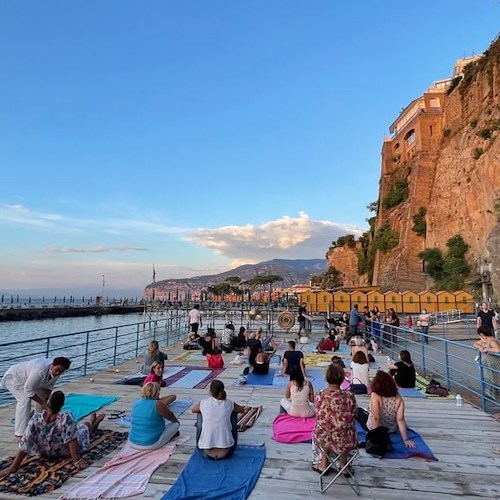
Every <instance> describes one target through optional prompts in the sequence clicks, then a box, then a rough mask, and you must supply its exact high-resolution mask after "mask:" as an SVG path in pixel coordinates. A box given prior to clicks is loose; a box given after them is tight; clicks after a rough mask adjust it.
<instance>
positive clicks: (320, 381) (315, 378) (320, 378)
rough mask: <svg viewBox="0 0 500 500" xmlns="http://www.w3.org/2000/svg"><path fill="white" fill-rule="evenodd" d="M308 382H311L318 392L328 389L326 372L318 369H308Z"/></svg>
mask: <svg viewBox="0 0 500 500" xmlns="http://www.w3.org/2000/svg"><path fill="white" fill-rule="evenodd" d="M306 375H307V380H309V382H311V384H312V385H313V387H314V390H315V391H316V392H318V391H322V390H323V389H326V387H327V385H328V384H327V383H326V380H325V371H324V370H322V369H318V368H316V369H315V368H312V369H311V368H307V369H306Z"/></svg>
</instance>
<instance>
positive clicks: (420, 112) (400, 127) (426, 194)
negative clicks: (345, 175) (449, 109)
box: [372, 57, 477, 291]
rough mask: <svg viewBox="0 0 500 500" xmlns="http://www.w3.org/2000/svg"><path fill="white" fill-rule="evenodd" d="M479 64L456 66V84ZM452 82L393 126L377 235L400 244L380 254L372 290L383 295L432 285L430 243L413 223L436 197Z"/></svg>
mask: <svg viewBox="0 0 500 500" xmlns="http://www.w3.org/2000/svg"><path fill="white" fill-rule="evenodd" d="M476 59H477V57H474V58H469V59H466V60H460V61H457V63H456V64H455V68H454V75H453V78H456V77H460V75H461V74H462V72H463V69H464V67H465V66H466V65H467V64H468V63H469V62H473V61H475V60H476ZM453 78H452V77H450V78H447V79H444V80H439V81H436V82H434V83H433V84H432V85H431V86H430V87H429V88H428V89H427V91H426V92H425V93H424V94H423V95H422V96H420V97H418V98H416V99H414V100H413V101H412V102H410V104H408V106H406V108H404V109H403V110H402V112H401V113H400V115H399V116H398V117H397V119H396V120H395V121H394V122H393V123H392V124H391V126H390V128H389V130H390V133H391V136H390V137H387V138H386V139H385V140H384V143H383V146H382V167H381V178H380V189H379V208H378V213H377V219H376V223H375V234H377V232H379V234H380V233H381V229H382V232H383V231H384V229H385V230H389V229H390V230H391V231H392V232H393V234H394V235H396V234H397V237H398V238H399V242H398V244H397V246H395V247H394V248H392V249H389V250H388V251H387V250H386V251H385V252H383V251H381V250H377V251H376V254H375V259H374V269H373V279H372V284H373V285H379V286H381V288H382V289H394V290H407V289H411V290H415V291H420V290H424V289H426V288H428V286H429V284H430V283H429V281H428V278H427V275H426V274H425V272H424V269H423V262H422V260H421V259H420V258H419V257H418V254H419V253H420V252H422V251H423V250H424V249H425V247H426V238H425V235H422V234H418V233H417V232H415V231H413V230H412V227H413V217H414V216H415V215H416V214H418V213H419V211H421V213H424V211H425V210H427V209H428V207H429V206H430V204H431V199H432V197H433V196H436V192H435V190H433V188H434V187H435V186H434V184H435V181H436V169H437V164H438V161H439V158H440V155H441V153H442V148H443V141H444V140H445V138H446V137H447V135H448V134H449V133H451V130H446V129H445V128H444V127H445V125H444V124H445V122H446V120H445V113H446V110H445V108H446V104H447V100H448V92H447V91H448V89H449V88H450V85H452V83H454V80H453Z"/></svg>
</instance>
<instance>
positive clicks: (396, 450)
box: [356, 422, 438, 462]
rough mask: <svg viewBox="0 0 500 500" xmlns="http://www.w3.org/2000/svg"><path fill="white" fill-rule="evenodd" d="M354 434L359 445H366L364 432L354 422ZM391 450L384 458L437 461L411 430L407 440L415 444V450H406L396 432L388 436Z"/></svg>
mask: <svg viewBox="0 0 500 500" xmlns="http://www.w3.org/2000/svg"><path fill="white" fill-rule="evenodd" d="M356 432H357V433H358V440H359V443H360V445H361V446H362V444H363V443H366V431H365V430H364V429H363V428H362V427H361V425H360V424H359V422H356ZM390 436H391V442H392V447H393V450H392V451H390V452H388V453H386V454H385V455H384V458H411V457H420V458H425V459H426V460H433V461H436V462H437V461H438V459H437V458H436V457H435V456H434V454H433V453H432V451H431V449H430V448H429V446H427V443H426V442H425V441H424V439H423V438H422V436H420V434H418V433H417V432H415V431H414V430H412V429H408V438H409V439H411V440H412V441H414V442H415V444H416V445H417V447H416V448H407V447H406V446H405V445H404V442H403V438H402V437H401V434H400V433H399V431H398V432H394V433H393V434H390Z"/></svg>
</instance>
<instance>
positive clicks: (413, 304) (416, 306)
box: [401, 290, 420, 314]
mask: <svg viewBox="0 0 500 500" xmlns="http://www.w3.org/2000/svg"><path fill="white" fill-rule="evenodd" d="M401 298H402V301H403V312H404V314H416V313H419V312H420V298H419V296H418V293H416V292H412V291H410V290H407V291H406V292H403V293H402V294H401Z"/></svg>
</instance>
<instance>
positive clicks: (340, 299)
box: [333, 290, 351, 312]
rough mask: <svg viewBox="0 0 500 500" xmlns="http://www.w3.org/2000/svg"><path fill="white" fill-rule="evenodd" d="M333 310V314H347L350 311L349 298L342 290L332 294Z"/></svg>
mask: <svg viewBox="0 0 500 500" xmlns="http://www.w3.org/2000/svg"><path fill="white" fill-rule="evenodd" d="M333 310H334V311H335V312H349V311H350V310H351V296H350V295H349V294H348V293H347V292H344V290H338V291H336V292H334V293H333Z"/></svg>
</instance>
